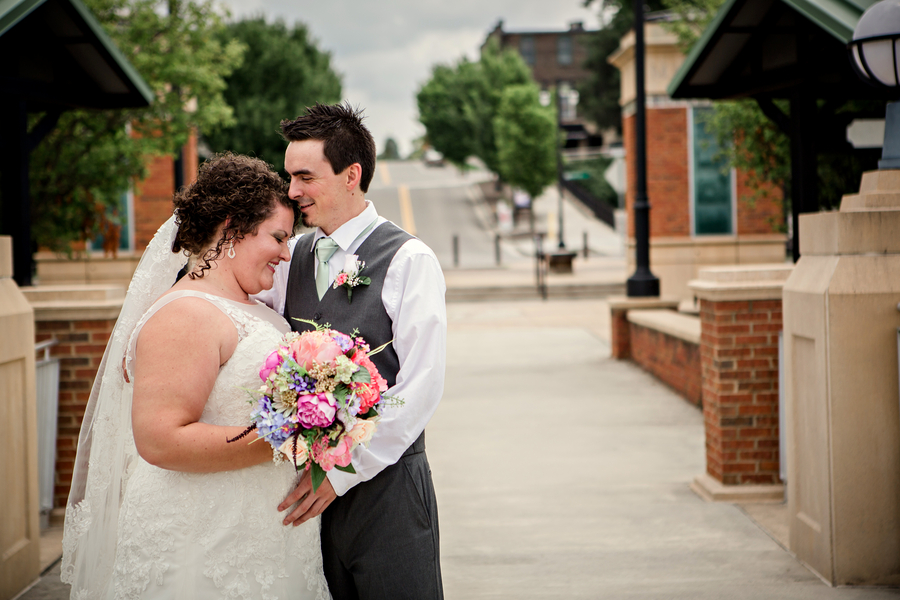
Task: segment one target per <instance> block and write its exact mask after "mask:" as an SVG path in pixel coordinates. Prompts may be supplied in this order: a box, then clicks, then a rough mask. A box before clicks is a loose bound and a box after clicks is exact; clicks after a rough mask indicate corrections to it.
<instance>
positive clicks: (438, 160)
mask: <svg viewBox="0 0 900 600" xmlns="http://www.w3.org/2000/svg"><path fill="white" fill-rule="evenodd" d="M422 160H424V161H425V165H426V166H429V167H443V166H444V155H443V154H441V153H440V152H438V151H437V150H426V151H425V154H424V155H422Z"/></svg>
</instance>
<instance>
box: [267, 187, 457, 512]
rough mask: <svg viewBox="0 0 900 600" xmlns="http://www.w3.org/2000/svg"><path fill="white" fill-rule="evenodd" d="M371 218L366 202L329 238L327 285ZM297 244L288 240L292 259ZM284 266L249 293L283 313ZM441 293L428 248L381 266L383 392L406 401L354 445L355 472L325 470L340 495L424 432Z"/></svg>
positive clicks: (440, 384)
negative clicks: (390, 359)
mask: <svg viewBox="0 0 900 600" xmlns="http://www.w3.org/2000/svg"><path fill="white" fill-rule="evenodd" d="M375 220H377V221H378V223H377V224H378V225H380V224H381V223H383V222H384V221H386V219H384V218H383V217H379V216H378V213H377V211H376V210H375V206H374V205H373V204H372V203H371V202H370V201H368V200H367V201H366V208H365V210H363V212H362V213H360V215H359V216H357V217H354V218H353V219H350V220H349V221H347V222H346V223H344V224H343V225H341V226H340V227H339V228H338V229H337V230H336V231H335V232H334V233H332V234H331V235H330V236H329V237H330V238H331V239H333V240H334V241H335V242H337V244H338V249H337V250H336V251H335V253H334V255H333V256H332V257H331V259H330V260H329V261H328V271H329V282H330V283H329V285H330V284H332V283H334V280H335V278H336V277H337V275H338V273H340V272H341V269H343V267H344V261H345V258H346V257H347V256H348V255H350V254H355V253H356V250H357V248H359V246H360V245H361V244H362V243H363V242H364V241H365V240H366V238H368V236H369V234H370V233H371V232H372V230H374V227H373V228H371V229H369V231H365V230H366V228H367V227H369V225H371V224H372V222H373V221H375ZM306 235H312V236H315V237H314V239H315V240H318V239H319V238H320V237H324V236H325V234H324V233H323V232H322V230H321V229H318V228H316V230H315V231H314V232H312V233H308V234H306ZM297 239H299V238H295V239H294V240H292V243H291V253H292V254H293V252H294V248H295V247H296V243H297ZM311 248H312V249H311V250H310V251H311V252H314V249H315V243H313V244H312V246H311ZM290 264H291V263H290V262H289V261H288V262H282V263H280V264H279V265H278V268H277V269H276V270H275V284H274V285H273V286H272V289H271V290H265V291H263V292H260V293H259V294H257V295H256V296H255V298H257V299H259V300H261V301H263V302H265V303H266V304H268V305H269V306H270V307H271V308H272V309H274V310H276V311H277V312H278V313H279V314H284V303H285V294H286V293H287V283H288V275H289V273H290ZM316 269H318V264H317V265H316ZM300 285H312V286H315V285H316V282H315V279H314V278H313V279H311V280H310V281H304V282H301V283H300ZM445 291H446V285H445V284H444V273H443V271H442V270H441V266H440V263H439V262H438V260H437V257H436V256H435V255H434V252H432V251H431V248H429V247H428V246H426V245H425V244H424V243H422V241H420V240H418V239H411V240H409V241H407V242H406V243H405V244H403V245H402V246H401V247H400V249H399V250H398V251H397V253H396V254H395V255H394V258H393V259H392V260H391V264H390V266H388V269H387V274H386V276H385V279H384V285H383V287H382V290H381V302H382V304H383V305H384V309H385V311H386V312H387V314H388V316H389V317H390V318H391V321H392V322H393V325H392V329H393V333H394V341H393V345H394V350H395V351H396V352H397V357H398V358H399V359H400V371H399V372H398V373H397V381H396V384H395V385H394V386H393V387H391V388H390V389H388V391H387V392H386V393H387V394H388V395H391V396H397V397H399V398H402V399H403V400H404V401H405V404H404V405H403V406H399V407H386V408H385V409H384V410H383V412H382V418H381V420H380V421H379V422H378V427H377V429H376V430H375V435H374V437H373V438H372V440H371V442H369V447H368V448H366V447H364V446H358V447H357V448H356V450H354V451H353V463H352V464H353V467H354V469H356V474H353V473H345V472H343V471H338V470H337V469H332V470H331V471H329V472H328V480H329V481H330V482H331V485H332V487H333V488H334V491H335V492H337V494H338V495H339V496H343V495H344V494H345V493H346V492H347V490H349V489H350V488H351V487H353V486H354V485H356V484H357V483H360V482H362V481H368V480H369V479H372V478H373V477H375V476H376V475H377V474H378V473H380V472H381V471H382V469H384V468H385V467H388V466H390V465H392V464H394V463H396V462H397V461H398V460H399V459H400V456H401V455H402V454H403V452H404V451H406V449H407V448H408V447H409V446H410V445H412V443H413V442H414V441H415V440H416V438H418V437H419V434H421V433H422V431H424V430H425V425H427V424H428V421H429V420H430V419H431V416H432V415H433V414H434V411H435V410H437V406H438V402H440V399H441V395H442V394H443V391H444V370H445V365H446V347H447V308H446V305H445V304H444V293H445ZM360 325H362V324H360ZM344 333H350V332H349V331H345V332H344Z"/></svg>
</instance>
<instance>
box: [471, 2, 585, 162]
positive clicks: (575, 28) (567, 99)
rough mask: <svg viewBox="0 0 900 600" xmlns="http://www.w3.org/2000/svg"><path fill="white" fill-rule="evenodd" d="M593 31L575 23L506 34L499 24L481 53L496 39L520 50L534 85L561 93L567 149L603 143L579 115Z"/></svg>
mask: <svg viewBox="0 0 900 600" xmlns="http://www.w3.org/2000/svg"><path fill="white" fill-rule="evenodd" d="M592 33H593V31H591V30H587V29H585V28H584V24H583V23H581V22H580V21H576V22H574V23H572V24H571V25H570V26H569V29H568V30H563V31H515V32H514V31H504V30H503V21H502V20H500V21H498V22H497V25H495V26H494V29H493V30H491V32H490V33H489V34H488V35H487V38H486V39H485V41H484V44H482V46H481V48H482V50H483V49H484V47H485V46H486V45H487V44H488V43H490V42H491V40H496V41H497V42H498V43H499V45H500V48H503V49H507V48H508V49H513V50H516V51H518V53H519V55H521V57H522V59H523V60H524V61H525V63H526V64H527V65H528V66H529V67H531V73H532V76H533V77H534V80H535V82H536V83H537V84H538V86H540V88H541V90H542V91H550V90H555V89H557V88H558V89H559V90H560V125H561V126H562V128H563V129H565V130H566V132H567V144H566V145H567V146H568V147H575V146H580V145H590V146H595V145H596V146H599V145H600V143H601V142H602V140H601V139H600V138H599V137H598V136H592V135H591V133H590V131H592V128H591V127H590V124H589V123H587V122H586V121H584V120H583V119H582V118H581V117H580V116H579V115H578V92H577V91H576V88H577V87H578V84H579V83H581V82H582V81H584V80H585V79H587V78H588V77H589V76H590V71H589V70H588V69H586V68H585V67H584V63H585V61H586V60H587V56H588V50H587V42H588V39H589V38H590V36H591V34H592Z"/></svg>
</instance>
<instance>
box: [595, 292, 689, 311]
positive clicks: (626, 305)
mask: <svg viewBox="0 0 900 600" xmlns="http://www.w3.org/2000/svg"><path fill="white" fill-rule="evenodd" d="M607 304H608V305H609V309H610V310H611V311H628V310H632V309H644V308H668V309H671V310H676V309H677V308H678V300H662V299H660V298H659V297H650V298H640V297H629V296H611V297H610V298H608V299H607Z"/></svg>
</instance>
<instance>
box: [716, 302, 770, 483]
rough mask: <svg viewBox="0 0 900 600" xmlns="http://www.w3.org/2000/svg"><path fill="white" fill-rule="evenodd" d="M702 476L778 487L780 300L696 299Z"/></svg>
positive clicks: (726, 481)
mask: <svg viewBox="0 0 900 600" xmlns="http://www.w3.org/2000/svg"><path fill="white" fill-rule="evenodd" d="M700 320H701V331H702V333H701V342H700V345H701V347H700V353H701V355H700V361H701V367H702V375H703V394H702V395H703V416H704V423H705V427H706V469H707V472H708V473H709V474H710V475H711V476H712V477H715V478H716V479H717V480H718V481H720V482H722V483H724V484H753V483H759V484H772V483H779V481H780V477H779V456H778V439H779V424H778V332H779V331H781V329H782V313H781V300H755V301H740V302H734V301H716V302H713V301H709V300H703V299H701V300H700Z"/></svg>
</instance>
